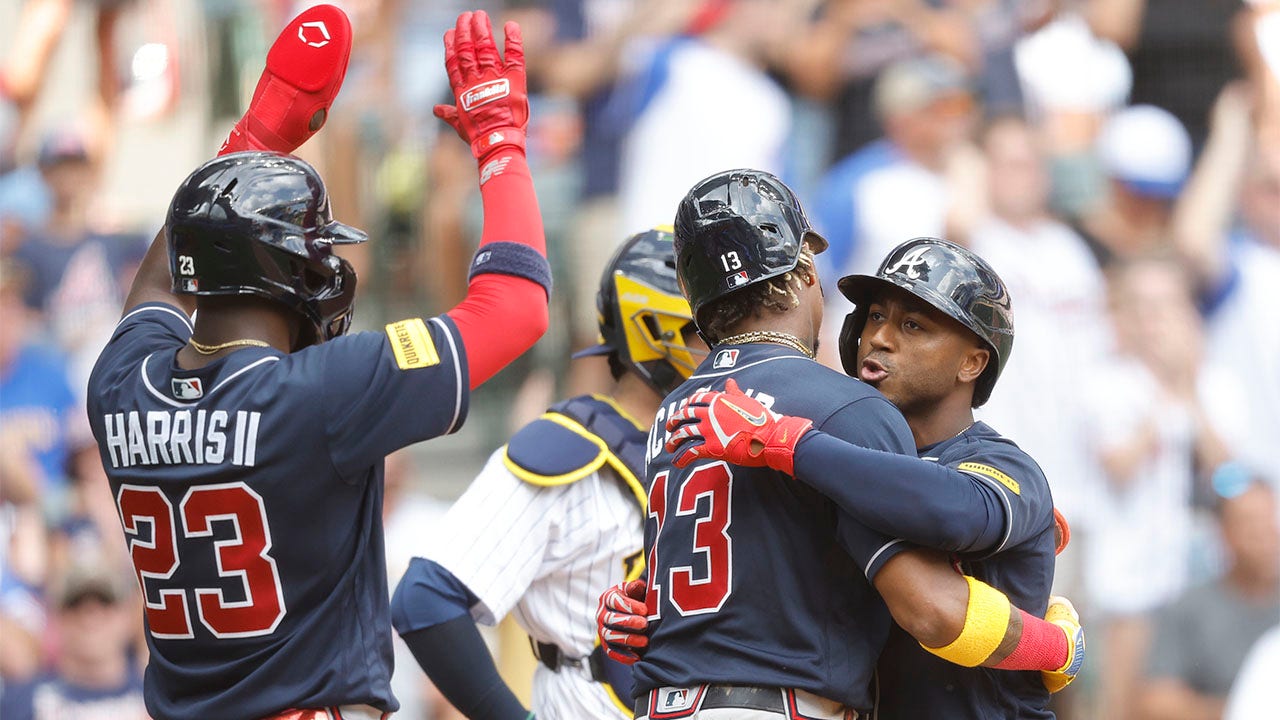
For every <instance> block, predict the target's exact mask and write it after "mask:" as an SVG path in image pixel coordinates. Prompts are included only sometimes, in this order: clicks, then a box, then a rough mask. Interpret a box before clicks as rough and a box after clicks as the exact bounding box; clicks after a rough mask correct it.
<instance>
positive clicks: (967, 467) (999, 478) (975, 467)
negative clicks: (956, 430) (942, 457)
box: [956, 462, 1022, 495]
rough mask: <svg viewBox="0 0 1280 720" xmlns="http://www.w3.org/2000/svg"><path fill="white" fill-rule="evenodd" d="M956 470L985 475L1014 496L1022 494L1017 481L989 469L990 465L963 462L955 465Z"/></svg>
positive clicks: (991, 468)
mask: <svg viewBox="0 0 1280 720" xmlns="http://www.w3.org/2000/svg"><path fill="white" fill-rule="evenodd" d="M956 469H957V470H960V471H962V472H968V473H977V474H978V475H986V476H987V477H989V478H991V479H993V480H995V481H996V482H998V483H1000V484H1001V485H1004V486H1005V487H1007V488H1009V489H1010V490H1012V491H1013V494H1014V495H1021V494H1022V486H1020V485H1018V481H1017V480H1014V479H1013V478H1011V477H1009V476H1008V475H1005V474H1004V473H1002V472H1000V471H999V470H997V469H995V468H993V467H991V466H990V465H983V464H982V463H975V462H965V463H960V464H959V465H957V466H956Z"/></svg>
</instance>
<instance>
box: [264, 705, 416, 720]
mask: <svg viewBox="0 0 1280 720" xmlns="http://www.w3.org/2000/svg"><path fill="white" fill-rule="evenodd" d="M390 717H391V713H384V712H382V711H381V710H379V709H378V708H376V707H373V706H372V705H343V706H342V707H328V708H316V709H306V710H296V709H289V710H282V711H280V712H278V713H276V714H275V715H269V716H267V717H265V718H262V720H387V718H390Z"/></svg>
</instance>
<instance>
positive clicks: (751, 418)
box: [723, 400, 769, 427]
mask: <svg viewBox="0 0 1280 720" xmlns="http://www.w3.org/2000/svg"><path fill="white" fill-rule="evenodd" d="M723 402H724V404H725V406H727V407H728V408H729V409H730V410H732V411H734V412H736V413H738V414H739V415H741V416H742V419H743V420H746V421H747V422H749V423H751V424H752V425H755V426H756V427H760V426H761V425H764V421H765V420H768V419H769V415H768V413H767V412H766V411H764V410H761V411H760V414H759V415H752V414H750V413H748V412H747V411H746V410H743V409H742V408H740V407H738V406H737V405H734V404H733V403H731V402H729V401H728V400H725V401H723Z"/></svg>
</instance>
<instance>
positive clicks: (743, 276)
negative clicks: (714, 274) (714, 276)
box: [725, 270, 751, 288]
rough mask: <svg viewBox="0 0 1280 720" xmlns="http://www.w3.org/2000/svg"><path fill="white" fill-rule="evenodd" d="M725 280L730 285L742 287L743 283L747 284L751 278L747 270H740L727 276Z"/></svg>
mask: <svg viewBox="0 0 1280 720" xmlns="http://www.w3.org/2000/svg"><path fill="white" fill-rule="evenodd" d="M725 282H726V283H728V284H729V287H731V288H736V287H742V286H743V285H746V284H747V283H749V282H751V278H750V277H748V276H747V271H746V270H739V271H738V272H736V273H734V274H732V275H730V276H729V277H727V278H725Z"/></svg>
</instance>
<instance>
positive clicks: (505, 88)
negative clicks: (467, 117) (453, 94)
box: [462, 78, 511, 110]
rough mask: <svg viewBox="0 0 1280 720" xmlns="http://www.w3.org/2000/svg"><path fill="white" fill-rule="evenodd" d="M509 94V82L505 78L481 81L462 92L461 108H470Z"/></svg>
mask: <svg viewBox="0 0 1280 720" xmlns="http://www.w3.org/2000/svg"><path fill="white" fill-rule="evenodd" d="M510 94H511V82H510V81H509V80H507V79H506V78H502V79H500V80H494V81H492V82H487V83H482V84H480V85H477V86H475V87H473V88H471V89H470V90H468V91H466V92H464V93H462V109H463V110H472V109H475V108H478V107H480V106H481V105H487V104H489V103H491V102H493V101H494V100H500V99H502V98H504V97H506V96H508V95H510Z"/></svg>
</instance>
